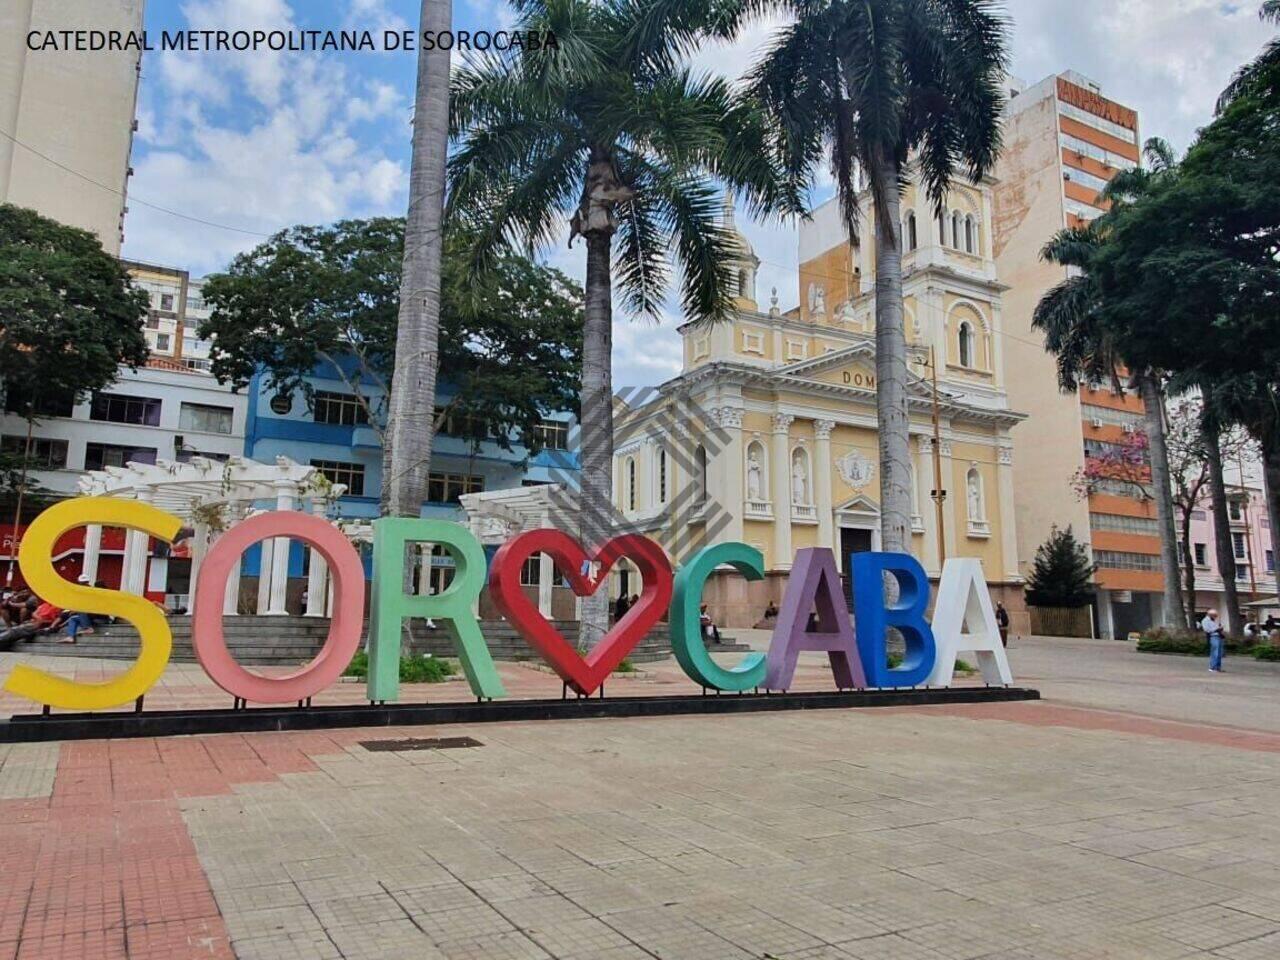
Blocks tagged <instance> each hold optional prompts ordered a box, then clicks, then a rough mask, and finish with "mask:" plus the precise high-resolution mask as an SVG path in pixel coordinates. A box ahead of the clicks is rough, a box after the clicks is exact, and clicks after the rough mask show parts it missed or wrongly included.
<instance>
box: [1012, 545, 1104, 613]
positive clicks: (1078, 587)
mask: <svg viewBox="0 0 1280 960" xmlns="http://www.w3.org/2000/svg"><path fill="white" fill-rule="evenodd" d="M1096 569H1097V567H1096V566H1095V565H1094V564H1093V562H1092V561H1090V559H1089V552H1088V551H1087V550H1085V548H1084V544H1082V543H1080V542H1079V541H1078V540H1077V539H1076V537H1075V534H1074V533H1072V531H1071V528H1070V527H1067V529H1065V530H1059V529H1058V528H1057V527H1054V528H1053V529H1051V530H1050V531H1049V539H1047V540H1046V541H1045V542H1044V543H1042V544H1040V547H1039V548H1038V549H1037V550H1036V559H1035V563H1034V564H1033V565H1032V568H1031V575H1030V576H1029V577H1027V590H1026V596H1027V603H1028V604H1030V605H1031V606H1033V607H1086V606H1088V605H1089V603H1090V602H1091V601H1092V600H1093V592H1094V591H1093V573H1094V571H1095V570H1096Z"/></svg>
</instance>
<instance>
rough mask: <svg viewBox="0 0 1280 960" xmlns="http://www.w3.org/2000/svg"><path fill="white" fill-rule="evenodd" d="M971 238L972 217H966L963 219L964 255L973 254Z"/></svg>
mask: <svg viewBox="0 0 1280 960" xmlns="http://www.w3.org/2000/svg"><path fill="white" fill-rule="evenodd" d="M973 238H974V232H973V217H972V216H968V217H965V218H964V249H965V252H966V253H973V252H974V243H973Z"/></svg>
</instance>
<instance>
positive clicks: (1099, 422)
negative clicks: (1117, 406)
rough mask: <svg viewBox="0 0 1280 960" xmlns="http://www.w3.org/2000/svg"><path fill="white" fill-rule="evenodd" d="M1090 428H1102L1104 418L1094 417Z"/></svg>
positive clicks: (1090, 422)
mask: <svg viewBox="0 0 1280 960" xmlns="http://www.w3.org/2000/svg"><path fill="white" fill-rule="evenodd" d="M1089 426H1091V427H1100V426H1102V418H1101V417H1094V418H1093V419H1092V420H1090V421H1089Z"/></svg>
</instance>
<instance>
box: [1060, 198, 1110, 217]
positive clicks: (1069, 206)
mask: <svg viewBox="0 0 1280 960" xmlns="http://www.w3.org/2000/svg"><path fill="white" fill-rule="evenodd" d="M1062 205H1063V206H1064V207H1065V208H1066V211H1067V213H1069V214H1072V215H1073V216H1077V217H1079V218H1080V219H1081V220H1096V219H1097V218H1098V217H1100V216H1102V214H1103V212H1104V211H1103V209H1102V208H1101V207H1095V206H1094V205H1093V204H1091V203H1081V202H1080V201H1079V200H1072V199H1071V198H1070V197H1065V198H1063V201H1062Z"/></svg>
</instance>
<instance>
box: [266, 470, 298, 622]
mask: <svg viewBox="0 0 1280 960" xmlns="http://www.w3.org/2000/svg"><path fill="white" fill-rule="evenodd" d="M275 488H276V510H292V509H293V500H294V497H295V496H297V493H298V484H297V483H296V482H295V481H293V480H277V481H276V482H275ZM288 586H289V538H288V537H276V540H275V547H274V549H273V550H272V552H271V592H270V594H269V595H268V599H267V613H268V614H269V615H271V616H276V617H279V616H284V615H286V614H287V613H288V612H289V611H288V610H287V609H285V597H286V588H287V587H288Z"/></svg>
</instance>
